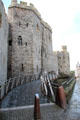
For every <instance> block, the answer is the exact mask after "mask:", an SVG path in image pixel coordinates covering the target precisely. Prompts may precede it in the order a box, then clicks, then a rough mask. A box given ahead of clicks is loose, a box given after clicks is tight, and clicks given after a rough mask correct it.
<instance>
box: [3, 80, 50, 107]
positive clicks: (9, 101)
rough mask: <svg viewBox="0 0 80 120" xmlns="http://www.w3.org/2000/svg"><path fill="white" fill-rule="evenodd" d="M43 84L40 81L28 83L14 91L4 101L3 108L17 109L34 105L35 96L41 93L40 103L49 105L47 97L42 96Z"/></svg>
mask: <svg viewBox="0 0 80 120" xmlns="http://www.w3.org/2000/svg"><path fill="white" fill-rule="evenodd" d="M40 86H41V82H40V81H39V80H37V81H33V82H31V83H27V84H25V85H22V86H19V87H17V88H15V89H13V90H12V91H11V92H10V93H9V94H8V96H7V97H6V98H5V99H4V100H3V102H2V105H1V107H2V108H6V107H8V108H9V107H15V106H25V105H33V104H34V95H35V94H36V93H39V96H40V103H47V102H48V100H47V98H46V97H43V95H42V94H41V89H40Z"/></svg>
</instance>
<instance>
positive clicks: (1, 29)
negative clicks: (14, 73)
mask: <svg viewBox="0 0 80 120" xmlns="http://www.w3.org/2000/svg"><path fill="white" fill-rule="evenodd" d="M7 44H8V20H7V16H6V13H5V9H4V5H3V3H2V1H1V0H0V85H1V84H2V83H4V82H5V81H6V80H7Z"/></svg>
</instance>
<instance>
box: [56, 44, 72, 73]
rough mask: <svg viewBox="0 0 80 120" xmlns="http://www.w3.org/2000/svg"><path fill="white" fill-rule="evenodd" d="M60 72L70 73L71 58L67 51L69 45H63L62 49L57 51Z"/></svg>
mask: <svg viewBox="0 0 80 120" xmlns="http://www.w3.org/2000/svg"><path fill="white" fill-rule="evenodd" d="M57 59H58V73H59V74H60V73H63V74H66V75H69V74H70V58H69V53H68V52H67V46H62V50H61V51H57Z"/></svg>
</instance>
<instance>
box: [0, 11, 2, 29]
mask: <svg viewBox="0 0 80 120" xmlns="http://www.w3.org/2000/svg"><path fill="white" fill-rule="evenodd" d="M1 23H2V14H1V12H0V27H1Z"/></svg>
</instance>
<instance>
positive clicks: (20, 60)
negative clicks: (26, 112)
mask: <svg viewBox="0 0 80 120" xmlns="http://www.w3.org/2000/svg"><path fill="white" fill-rule="evenodd" d="M8 19H9V24H10V37H9V38H10V39H9V55H8V56H9V65H8V66H9V68H10V71H12V73H11V74H12V76H16V75H17V74H19V73H20V74H24V75H26V74H27V73H30V74H32V73H40V72H41V70H46V71H51V70H53V66H52V62H53V56H52V31H51V28H50V26H49V25H48V24H47V23H45V22H43V21H42V19H41V16H40V14H39V12H38V11H37V10H36V9H35V8H34V6H32V4H30V6H27V5H26V4H23V2H21V4H16V5H11V6H10V7H9V11H8ZM10 49H11V50H10Z"/></svg>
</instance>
